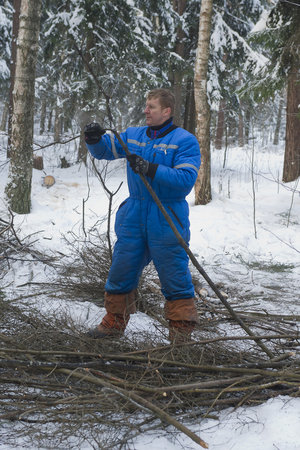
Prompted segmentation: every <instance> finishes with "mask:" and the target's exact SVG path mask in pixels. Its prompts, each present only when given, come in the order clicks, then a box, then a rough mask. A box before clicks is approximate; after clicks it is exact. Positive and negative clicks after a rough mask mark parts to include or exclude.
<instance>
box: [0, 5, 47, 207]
mask: <svg viewBox="0 0 300 450" xmlns="http://www.w3.org/2000/svg"><path fill="white" fill-rule="evenodd" d="M41 5H42V0H22V1H21V10H20V23H19V33H18V41H17V54H16V68H15V83H14V90H13V115H12V133H11V146H10V154H11V161H10V167H9V175H8V183H7V185H6V190H5V191H6V195H7V199H8V203H9V206H10V208H11V209H12V210H13V211H14V212H16V213H19V214H27V213H29V212H30V206H31V200H30V196H31V179H32V159H33V156H32V143H33V110H34V81H35V66H36V59H37V52H38V38H39V27H40V15H41Z"/></svg>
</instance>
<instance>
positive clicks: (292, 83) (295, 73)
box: [282, 65, 300, 183]
mask: <svg viewBox="0 0 300 450" xmlns="http://www.w3.org/2000/svg"><path fill="white" fill-rule="evenodd" d="M299 105H300V74H299V68H298V65H294V67H292V69H291V70H290V73H289V75H288V88H287V107H286V140H285V154H284V166H283V176H282V181H283V182H285V183H287V182H289V181H294V180H296V179H297V178H298V176H299V175H300V108H299Z"/></svg>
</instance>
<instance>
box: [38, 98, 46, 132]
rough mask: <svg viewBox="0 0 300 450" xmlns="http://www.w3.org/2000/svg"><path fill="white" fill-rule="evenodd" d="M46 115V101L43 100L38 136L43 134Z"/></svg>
mask: <svg viewBox="0 0 300 450" xmlns="http://www.w3.org/2000/svg"><path fill="white" fill-rule="evenodd" d="M46 113H47V103H46V99H43V100H42V106H41V118H40V134H43V133H44V132H45V122H46Z"/></svg>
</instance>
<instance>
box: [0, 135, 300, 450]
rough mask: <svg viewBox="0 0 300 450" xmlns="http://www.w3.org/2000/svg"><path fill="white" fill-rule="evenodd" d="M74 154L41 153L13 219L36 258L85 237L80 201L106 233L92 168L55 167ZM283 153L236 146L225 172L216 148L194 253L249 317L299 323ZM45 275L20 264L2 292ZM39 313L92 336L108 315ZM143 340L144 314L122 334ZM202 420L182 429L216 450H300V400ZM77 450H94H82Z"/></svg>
mask: <svg viewBox="0 0 300 450" xmlns="http://www.w3.org/2000/svg"><path fill="white" fill-rule="evenodd" d="M42 140H44V141H45V142H47V143H49V142H51V141H52V137H46V136H43V137H42V138H41V137H40V136H35V141H36V142H40V143H42ZM255 142H258V140H257V141H255ZM73 145H74V143H71V144H68V146H65V147H64V146H56V147H55V148H54V147H49V148H47V149H45V150H43V151H39V152H38V154H41V155H43V156H44V166H45V169H44V172H41V171H37V170H34V171H33V186H32V212H31V213H30V214H28V215H24V216H22V215H15V218H14V223H15V227H16V229H18V230H19V231H18V233H19V235H20V236H21V237H25V236H28V235H33V233H36V234H35V235H34V240H37V241H38V246H39V248H40V249H44V250H47V251H51V250H53V251H57V250H59V251H60V252H62V253H65V252H67V251H68V249H67V246H66V242H65V239H64V237H63V236H68V234H70V233H72V232H74V233H75V234H77V235H81V236H82V235H83V200H84V202H85V224H84V226H85V228H86V229H89V228H91V227H93V226H95V225H96V226H97V227H99V228H100V229H101V230H102V231H104V230H105V229H106V224H105V223H101V219H102V218H104V217H105V215H106V211H107V206H108V199H107V196H106V195H105V193H104V191H103V188H102V187H101V185H100V183H99V181H98V180H97V178H96V177H95V176H94V175H92V172H91V170H90V163H89V168H88V169H86V168H85V166H84V165H79V164H74V165H71V167H69V168H68V169H60V168H59V163H60V157H62V156H64V155H65V156H66V158H67V159H68V160H69V161H70V162H72V158H73V159H74V158H75V157H76V156H75V157H74V148H73V147H72V146H73ZM5 149H6V137H5V136H4V135H0V198H1V199H2V200H1V202H0V210H1V211H4V209H5V200H4V188H5V185H6V181H7V173H8V164H7V163H6V161H5ZM253 151H254V162H253V164H252V163H251V158H252V152H253ZM283 154H284V145H283V144H281V145H280V146H278V147H273V146H272V145H271V144H269V145H265V146H262V145H261V144H259V143H257V144H255V148H254V149H253V148H252V146H249V147H248V146H245V147H244V148H238V147H230V148H228V149H227V153H226V161H225V167H224V168H223V163H224V156H225V155H224V150H214V149H212V189H213V199H212V201H211V202H210V203H209V204H208V205H205V206H196V205H195V204H194V193H193V192H192V193H191V194H190V195H189V197H188V202H189V205H190V222H191V243H190V248H191V250H192V251H193V253H194V254H195V255H196V256H197V258H198V260H199V262H200V264H202V265H203V267H204V268H205V270H206V271H207V272H208V273H209V275H210V276H211V278H212V279H213V280H214V281H215V282H217V281H221V282H222V283H224V285H225V288H226V286H228V287H230V286H232V285H235V287H236V288H237V290H238V291H239V292H240V293H248V301H249V305H250V306H252V307H253V308H256V309H259V310H261V309H264V310H265V309H267V310H268V311H270V312H274V311H275V312H276V311H277V312H283V311H282V310H283V308H284V312H285V313H297V314H299V312H300V311H299V310H300V302H299V301H297V300H299V278H300V258H299V253H300V233H299V231H300V217H299V208H300V195H299V185H298V184H297V182H292V183H287V184H283V183H281V181H280V176H281V172H282V167H283ZM101 164H102V163H100V165H101ZM108 171H109V172H108V176H107V185H108V188H109V189H110V190H111V191H116V190H117V189H118V187H119V185H120V182H121V181H124V178H125V174H126V169H125V165H124V161H120V160H118V161H115V162H111V163H110V164H109V166H108ZM45 175H53V176H54V177H55V180H56V183H55V184H54V186H52V187H51V188H48V189H47V188H46V187H44V186H43V177H44V176H45ZM253 189H254V192H255V202H254V201H253ZM127 193H128V191H127V186H126V183H123V185H122V187H121V189H120V191H119V192H118V194H117V195H116V196H115V197H114V204H113V208H114V214H115V211H116V208H117V206H118V204H119V203H121V201H122V200H123V199H124V198H125V197H126V196H127ZM254 212H255V224H254ZM254 225H255V226H256V229H257V236H256V237H255V233H254ZM271 267H273V268H276V267H277V268H278V267H282V271H271V270H269V269H270V268H271ZM191 269H192V270H193V268H191ZM13 276H14V278H13ZM45 276H46V275H45V273H43V272H41V271H40V270H39V267H35V265H34V264H31V265H30V267H29V266H28V267H27V266H26V265H24V264H23V266H22V267H21V266H20V265H18V266H16V267H15V268H13V269H12V272H11V274H8V275H6V276H5V278H4V280H3V281H4V283H3V285H6V286H8V287H7V288H6V289H7V292H8V294H9V292H10V290H11V289H13V288H15V287H17V286H20V285H24V284H25V283H26V282H28V281H29V279H30V280H34V281H41V280H43V279H44V278H45ZM276 286H277V288H276ZM278 286H280V288H278ZM272 287H273V288H272ZM271 288H272V289H271ZM283 294H284V295H283ZM230 301H235V302H236V303H237V304H238V303H239V298H238V297H237V298H233V299H231V298H229V302H230ZM283 305H284V306H283ZM40 307H41V308H42V309H46V308H49V309H52V310H55V311H58V312H60V313H61V314H69V315H70V316H71V317H72V319H73V320H74V321H75V322H77V323H80V324H82V326H86V327H87V328H88V327H89V326H91V325H92V324H96V323H98V322H99V321H100V320H101V318H102V316H103V314H104V310H103V308H98V307H97V306H95V304H93V303H88V302H84V303H81V302H72V303H65V302H63V301H58V300H53V301H52V302H49V300H47V301H46V300H45V299H44V300H40ZM145 332H147V333H153V334H154V333H157V330H156V328H155V322H154V321H153V319H150V318H149V317H148V316H147V315H145V314H143V313H140V312H139V313H137V314H135V315H134V316H133V317H132V319H131V320H130V323H129V326H128V328H127V330H126V333H127V334H128V335H130V334H131V333H135V335H140V339H141V341H142V340H143V337H144V333H145ZM197 420H198V422H197V421H195V422H193V423H186V424H185V425H186V426H188V427H189V428H190V429H191V430H192V431H194V432H195V433H197V434H198V435H199V436H200V437H201V438H202V439H203V440H204V441H206V442H207V443H208V444H209V448H210V449H211V450H220V449H222V450H276V449H280V450H300V438H299V423H300V398H290V397H283V396H279V397H277V398H275V399H270V400H268V401H267V402H266V403H264V404H261V405H258V406H252V407H239V408H237V409H233V408H229V409H226V410H223V411H222V412H220V413H218V417H216V418H215V419H213V418H206V419H201V420H200V419H197ZM0 448H1V449H3V450H8V449H10V448H11V449H12V448H14V449H17V448H22V441H21V440H19V441H17V442H16V445H14V447H8V446H4V445H3V446H1V444H0ZM80 448H81V449H89V448H91V447H89V446H88V445H86V446H84V445H82V446H80ZM131 448H133V449H136V450H142V449H144V448H147V449H148V450H154V449H155V450H156V449H157V448H159V449H160V450H173V449H174V450H175V449H182V448H184V449H196V448H197V449H198V448H199V446H198V445H197V444H196V443H194V442H193V441H191V440H190V439H189V438H188V437H187V436H185V435H181V434H179V432H177V431H174V430H171V429H170V427H169V428H168V429H167V431H165V430H161V431H159V432H157V431H153V432H148V433H146V434H144V435H142V436H139V437H137V438H135V440H134V442H133V443H132V447H131Z"/></svg>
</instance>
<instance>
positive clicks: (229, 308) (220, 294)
mask: <svg viewBox="0 0 300 450" xmlns="http://www.w3.org/2000/svg"><path fill="white" fill-rule="evenodd" d="M107 130H108V131H112V132H113V133H114V135H115V136H116V138H117V139H118V141H119V143H120V145H121V146H122V148H123V149H124V151H125V153H126V155H127V156H129V155H130V154H131V153H130V151H129V149H128V147H127V145H126V144H125V142H124V141H123V140H122V139H121V137H120V135H119V133H118V132H117V131H116V130H113V129H107ZM139 175H140V177H141V180H142V182H143V183H144V185H145V186H146V188H147V189H148V191H149V193H150V195H151V196H152V198H153V200H154V201H155V203H156V204H157V206H158V208H159V209H160V211H161V212H162V214H163V216H164V218H165V219H166V221H167V222H168V224H169V225H170V227H171V228H172V231H173V232H174V234H175V236H176V237H177V239H178V241H179V244H180V245H181V246H182V247H183V248H184V250H185V251H186V253H187V254H188V256H189V257H190V260H191V261H192V263H193V264H194V266H195V267H196V269H197V270H198V272H199V273H200V274H201V275H202V276H203V278H204V279H205V280H206V281H207V283H208V284H209V286H210V287H211V288H212V290H213V291H214V292H215V294H216V295H217V297H218V298H219V299H220V300H221V302H222V303H223V305H224V306H225V308H226V309H227V310H228V311H229V313H230V314H231V316H232V317H233V318H234V319H235V320H236V322H237V323H238V324H239V325H240V326H241V327H242V328H243V329H244V330H245V331H246V333H247V334H248V335H249V336H251V337H252V338H253V340H254V341H255V342H256V343H257V345H259V347H260V348H261V349H262V350H263V351H264V352H265V353H266V354H267V355H268V356H269V358H273V357H274V355H273V353H272V352H271V351H270V350H269V349H268V348H267V347H266V346H265V344H264V343H263V342H262V341H261V340H260V339H259V338H257V337H256V336H255V334H254V333H253V332H252V331H251V330H250V328H249V327H248V325H246V324H245V322H244V321H243V320H242V319H241V318H240V317H239V316H238V315H237V314H236V312H235V311H234V310H233V309H232V307H231V306H230V304H229V303H228V301H227V300H226V298H225V297H224V296H223V295H222V293H221V292H220V290H219V289H218V288H217V286H216V285H215V283H214V282H213V281H212V280H211V278H210V277H209V276H208V274H207V273H206V272H205V270H204V269H203V267H202V266H201V265H200V264H199V262H198V260H197V259H196V257H195V256H194V254H193V252H192V251H191V250H190V248H189V246H188V245H187V243H186V242H185V240H184V239H183V238H182V236H181V234H180V233H179V231H178V230H177V228H176V226H175V225H174V223H173V221H172V219H171V217H170V216H169V214H168V213H167V211H166V209H165V208H164V206H163V205H162V203H161V201H160V200H159V198H158V196H157V195H156V193H155V192H154V190H153V189H152V187H151V185H150V184H149V183H148V181H147V180H146V178H145V176H144V175H142V174H139Z"/></svg>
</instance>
